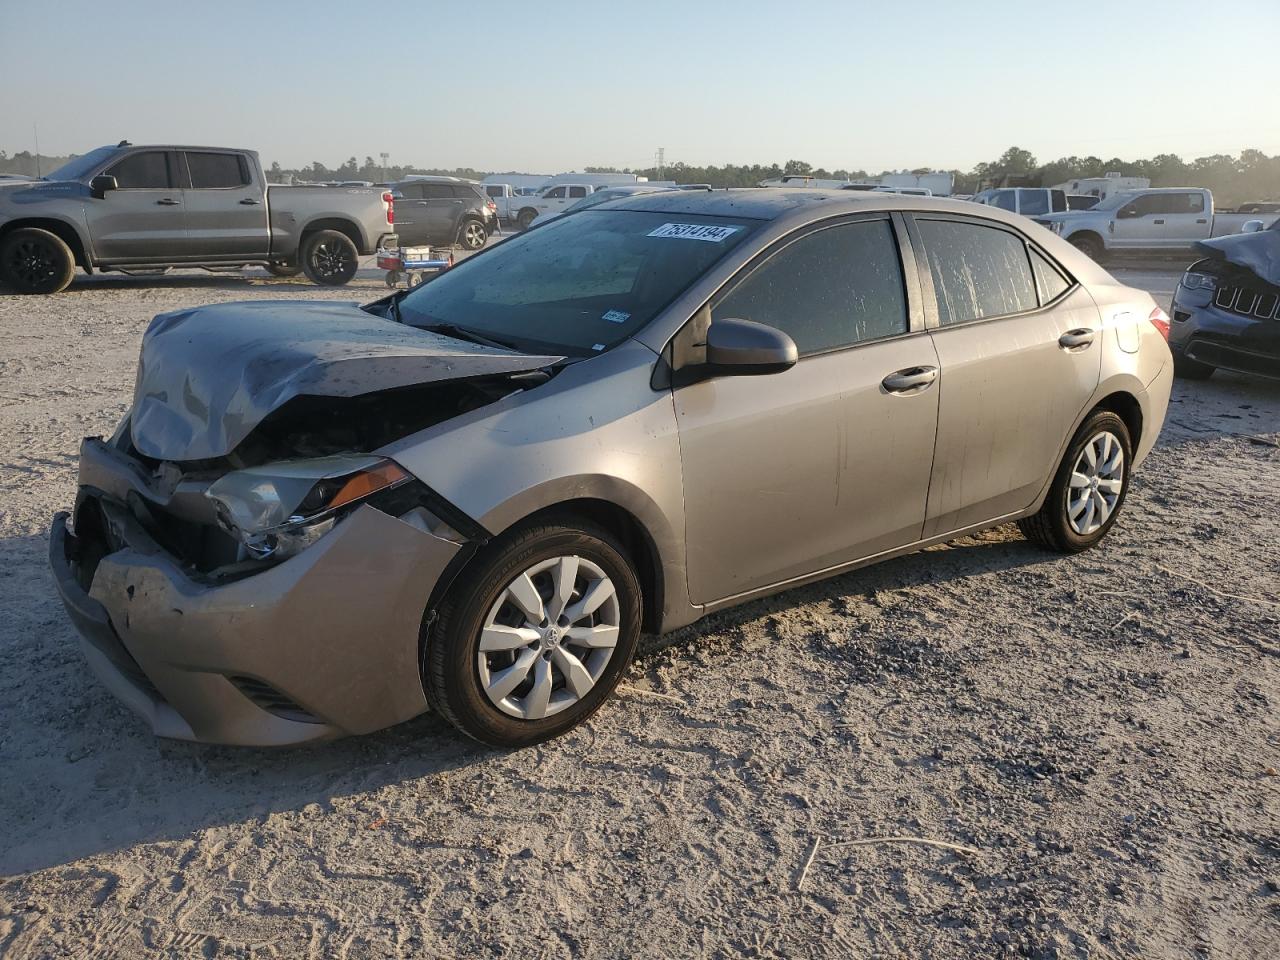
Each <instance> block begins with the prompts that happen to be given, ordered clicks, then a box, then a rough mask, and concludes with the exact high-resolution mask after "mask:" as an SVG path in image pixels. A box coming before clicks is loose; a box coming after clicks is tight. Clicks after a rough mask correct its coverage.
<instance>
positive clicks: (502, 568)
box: [423, 520, 640, 747]
mask: <svg viewBox="0 0 1280 960" xmlns="http://www.w3.org/2000/svg"><path fill="white" fill-rule="evenodd" d="M437 613H438V617H437V619H436V620H435V623H434V624H433V625H432V627H431V630H430V634H429V635H428V637H427V650H426V662H425V676H424V678H423V681H424V686H425V688H426V692H427V697H428V699H429V700H430V701H431V703H432V705H433V706H434V707H435V708H436V709H437V710H439V711H440V712H441V713H442V714H443V715H444V716H445V717H446V718H447V719H448V720H449V721H450V722H451V723H452V724H453V725H454V726H455V727H457V728H458V729H459V730H461V731H462V732H463V733H465V734H467V735H468V736H470V737H473V738H475V739H476V740H479V741H480V742H481V743H486V744H489V745H490V746H495V747H523V746H529V745H531V744H535V743H540V742H542V741H544V740H549V739H551V738H552V737H556V736H559V735H560V734H562V733H565V732H566V731H568V730H570V729H572V728H573V727H575V726H577V725H578V724H579V723H582V722H583V721H584V720H586V719H587V718H588V717H589V716H591V714H593V713H595V711H596V710H598V709H599V708H600V705H601V704H602V703H603V702H604V700H605V699H606V698H607V697H608V696H609V694H610V693H611V692H612V691H613V688H614V687H615V686H617V684H618V681H619V680H620V679H621V678H622V675H623V673H624V672H625V671H626V669H627V667H628V665H629V664H630V663H631V658H632V656H633V655H634V653H635V648H636V642H637V640H638V639H639V636H640V584H639V580H638V579H637V577H636V573H635V570H634V569H633V567H632V565H631V562H630V561H629V560H628V559H627V556H626V553H625V552H624V550H623V549H622V547H621V546H620V545H619V544H618V543H617V542H616V541H615V540H614V538H613V536H612V535H611V534H609V533H608V532H607V531H605V530H603V529H601V528H599V527H596V526H593V525H589V524H578V523H577V522H574V521H569V520H566V521H564V522H559V523H558V522H555V521H547V522H545V523H538V524H534V525H530V526H526V527H524V528H521V529H518V530H516V531H515V532H513V533H511V534H507V535H504V536H503V537H501V538H499V539H498V540H496V541H494V542H493V543H492V544H491V545H490V546H489V547H487V548H486V549H485V551H484V552H483V553H481V554H480V555H479V556H477V558H476V559H475V560H474V561H473V562H472V564H471V566H470V567H469V568H468V569H467V570H466V571H464V572H463V574H462V576H460V577H459V579H458V581H457V582H456V583H455V584H454V585H453V587H452V588H451V590H450V592H449V595H448V596H447V597H446V598H445V600H444V601H443V602H442V603H441V604H440V605H439V607H438V610H437Z"/></svg>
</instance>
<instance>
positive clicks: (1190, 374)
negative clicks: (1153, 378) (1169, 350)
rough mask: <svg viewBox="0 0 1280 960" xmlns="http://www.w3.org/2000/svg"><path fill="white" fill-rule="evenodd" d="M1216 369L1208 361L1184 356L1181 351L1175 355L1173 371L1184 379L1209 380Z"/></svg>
mask: <svg viewBox="0 0 1280 960" xmlns="http://www.w3.org/2000/svg"><path fill="white" fill-rule="evenodd" d="M1216 369H1217V368H1216V367H1211V366H1209V364H1207V363H1201V362H1200V361H1199V360H1192V359H1191V358H1190V357H1184V356H1183V355H1182V354H1180V353H1175V354H1174V355H1173V372H1174V374H1175V375H1177V376H1179V377H1181V378H1182V379H1183V380H1208V379H1209V378H1210V377H1212V376H1213V371H1214V370H1216Z"/></svg>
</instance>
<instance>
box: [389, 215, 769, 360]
mask: <svg viewBox="0 0 1280 960" xmlns="http://www.w3.org/2000/svg"><path fill="white" fill-rule="evenodd" d="M759 224H760V221H758V220H752V219H749V218H746V217H734V218H732V219H729V218H725V217H708V216H698V215H694V214H685V213H680V214H675V213H672V214H666V213H648V212H642V211H639V210H587V211H584V212H583V213H581V214H579V215H578V216H576V217H560V218H557V219H555V220H552V221H550V222H548V223H547V224H545V225H544V226H540V227H536V228H535V229H533V230H530V231H529V232H528V233H522V234H518V235H516V236H514V237H512V238H511V239H510V240H504V241H503V242H502V243H500V244H498V245H497V246H496V247H493V248H492V249H491V250H488V251H486V252H485V253H484V255H483V256H478V257H475V258H473V259H468V260H464V261H463V262H462V263H460V264H459V265H458V266H456V267H454V268H453V269H452V270H448V271H446V272H445V273H443V274H441V275H440V276H438V277H437V278H436V279H434V280H432V281H431V282H430V283H427V284H425V285H423V286H421V287H419V288H418V289H417V290H415V291H414V292H413V293H410V294H409V295H408V296H406V297H405V298H404V299H403V300H402V301H400V317H401V319H402V321H403V322H404V323H406V324H409V325H410V326H417V327H426V326H432V325H435V324H449V325H452V326H457V327H460V328H462V329H464V330H469V331H471V332H473V333H476V334H479V335H481V336H484V337H488V338H491V339H493V340H497V341H499V342H502V343H508V344H511V345H512V346H514V347H516V348H518V349H526V350H531V351H536V352H546V353H549V352H554V353H562V354H566V355H571V356H590V355H591V354H593V353H598V352H600V351H602V350H607V349H609V348H610V347H612V346H613V345H615V344H617V343H620V342H621V341H623V340H625V339H626V338H627V337H630V336H632V335H634V334H635V333H637V332H638V331H639V330H640V329H641V328H642V327H644V326H645V324H647V323H648V322H649V321H650V320H652V319H653V318H654V317H655V316H657V315H658V313H659V312H660V311H661V310H662V309H663V308H664V307H666V306H667V304H669V303H670V302H671V301H672V300H674V299H675V298H676V297H677V296H678V295H679V294H681V293H682V292H684V291H685V290H686V289H688V287H689V286H690V285H691V284H692V283H693V282H694V281H695V280H697V279H698V277H700V276H701V275H702V274H704V273H705V272H706V271H707V270H709V269H710V268H711V267H712V265H714V264H715V263H716V262H718V261H719V260H720V259H721V258H722V257H724V256H725V254H727V253H728V252H729V251H730V250H732V249H733V248H734V247H736V246H737V245H738V244H740V243H741V242H742V241H743V240H744V239H746V237H748V236H749V235H750V234H751V233H752V232H753V231H754V230H755V229H756V227H758V226H759Z"/></svg>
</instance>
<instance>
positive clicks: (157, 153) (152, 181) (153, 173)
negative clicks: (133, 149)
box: [106, 150, 173, 190]
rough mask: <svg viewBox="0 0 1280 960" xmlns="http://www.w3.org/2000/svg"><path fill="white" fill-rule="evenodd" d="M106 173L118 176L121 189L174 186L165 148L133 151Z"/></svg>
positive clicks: (148, 188) (117, 180)
mask: <svg viewBox="0 0 1280 960" xmlns="http://www.w3.org/2000/svg"><path fill="white" fill-rule="evenodd" d="M106 173H107V174H108V175H110V176H113V177H115V178H116V184H117V185H118V186H119V187H120V189H121V190H164V189H166V188H168V187H171V186H173V183H172V181H171V180H170V179H169V160H168V157H167V156H166V155H165V151H163V150H148V151H144V152H142V153H131V154H129V156H127V157H125V158H124V159H123V160H121V161H120V162H119V163H117V164H116V165H115V166H113V167H111V168H110V169H108V170H107V171H106Z"/></svg>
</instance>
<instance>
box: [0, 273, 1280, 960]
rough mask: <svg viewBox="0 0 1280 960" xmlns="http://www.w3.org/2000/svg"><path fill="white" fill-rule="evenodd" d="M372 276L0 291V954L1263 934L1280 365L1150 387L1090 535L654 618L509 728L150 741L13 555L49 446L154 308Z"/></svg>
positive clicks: (1242, 941) (969, 953)
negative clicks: (563, 709) (674, 623)
mask: <svg viewBox="0 0 1280 960" xmlns="http://www.w3.org/2000/svg"><path fill="white" fill-rule="evenodd" d="M1125 275H1126V276H1127V278H1128V280H1129V282H1132V283H1135V284H1136V285H1142V286H1145V287H1147V288H1148V289H1150V290H1152V291H1153V292H1154V293H1156V294H1157V296H1158V298H1159V299H1160V300H1161V301H1162V302H1164V303H1167V302H1168V297H1169V294H1170V293H1171V291H1172V287H1173V283H1174V274H1172V273H1170V272H1168V271H1154V272H1138V271H1129V272H1127V273H1126V274H1125ZM382 290H383V288H382V286H381V282H380V280H379V279H378V275H377V274H374V273H372V272H368V273H363V274H362V275H361V278H360V279H358V280H357V281H356V282H355V283H354V284H353V285H352V286H350V287H348V288H345V289H341V290H324V289H320V288H317V287H314V286H311V285H310V284H307V283H305V282H288V281H274V280H269V279H267V278H266V276H265V274H259V273H257V272H251V273H249V274H246V276H245V277H244V278H211V277H206V276H202V275H184V276H173V277H168V278H162V279H158V280H152V281H139V280H127V279H106V278H99V279H95V280H93V281H85V280H81V281H78V282H77V283H76V284H75V285H74V286H73V287H72V288H71V289H70V290H69V291H68V292H66V293H65V294H62V295H60V296H57V297H54V298H48V299H42V298H17V297H5V296H0V339H2V340H3V343H4V344H5V347H4V349H3V351H2V352H0V585H2V586H3V589H2V590H0V955H3V956H4V957H12V958H28V957H87V956H94V957H137V956H143V955H158V956H173V957H186V956H203V957H214V956H238V957H249V956H252V957H303V956H305V957H324V958H329V957H348V956H349V957H389V956H422V957H441V958H445V957H449V958H452V957H462V956H493V957H505V956H511V957H521V958H536V957H560V956H574V957H637V956H646V957H693V956H717V957H720V956H723V957H728V956H754V957H772V956H789V957H794V956H819V957H833V958H837V957H838V958H842V960H845V958H850V957H910V958H922V957H930V958H952V957H984V958H985V957H1035V958H1054V957H1144V958H1146V957H1149V958H1183V957H1186V958H1259V960H1261V958H1270V957H1275V956H1277V954H1278V953H1280V777H1278V776H1276V775H1275V770H1276V768H1280V602H1278V601H1280V590H1278V589H1277V588H1278V587H1280V535H1278V534H1280V524H1278V522H1277V519H1276V516H1277V493H1276V491H1277V487H1278V481H1280V449H1278V448H1277V447H1276V445H1275V443H1276V440H1277V439H1278V438H1280V383H1267V382H1261V381H1250V380H1248V379H1245V378H1241V377H1234V376H1221V375H1220V376H1219V377H1216V378H1215V379H1214V380H1212V381H1210V382H1208V383H1207V384H1183V383H1179V384H1178V385H1177V387H1176V390H1175V397H1174V402H1173V404H1172V407H1171V411H1170V419H1169V422H1168V424H1167V426H1166V429H1165V432H1164V434H1163V437H1162V440H1161V442H1160V445H1159V447H1158V448H1157V450H1156V451H1155V453H1154V454H1153V455H1152V457H1151V458H1150V460H1149V461H1148V462H1147V463H1146V465H1145V466H1144V468H1143V469H1142V470H1141V472H1140V474H1139V475H1138V477H1137V479H1136V484H1135V487H1134V489H1133V492H1132V494H1131V496H1130V499H1129V501H1128V505H1127V508H1126V511H1125V514H1124V515H1123V517H1122V518H1121V520H1120V522H1119V524H1118V525H1117V527H1116V528H1115V530H1114V532H1113V533H1112V535H1111V537H1110V538H1109V539H1108V540H1107V541H1106V543H1105V544H1104V546H1103V547H1101V548H1100V549H1098V550H1095V551H1093V552H1091V553H1088V554H1085V555H1082V556H1078V557H1073V558H1062V557H1057V556H1050V555H1046V554H1044V553H1041V552H1038V551H1037V550H1035V549H1033V548H1032V547H1030V546H1029V545H1028V544H1027V543H1026V542H1024V541H1023V540H1022V539H1021V537H1020V536H1019V535H1018V533H1017V531H1016V529H1014V528H1011V527H1002V528H999V529H996V530H993V531H990V532H988V533H986V534H983V535H981V536H977V537H971V538H967V539H965V540H963V541H959V542H956V543H953V544H949V545H947V546H945V547H940V548H935V549H931V550H929V551H926V552H925V553H922V554H919V555H916V556H912V557H907V558H903V559H899V560H896V561H893V562H890V563H887V564H884V565H882V566H879V567H876V568H873V569H869V570H865V571H862V572H859V573H856V574H853V575H849V576H844V577H840V578H838V579H834V580H831V581H828V582H826V583H822V584H818V585H814V586H810V587H806V588H804V589H800V590H796V591H793V592H790V593H787V594H785V595H782V596H779V597H776V598H772V599H769V600H766V601H762V602H758V603H753V604H750V605H748V606H746V607H743V608H740V609H738V610H735V611H732V612H730V613H727V614H724V615H719V616H716V617H713V618H711V619H709V620H707V621H704V622H703V623H701V624H698V625H697V626H695V627H693V628H690V629H686V630H684V631H681V632H680V633H678V634H676V635H675V636H672V637H668V638H665V639H664V640H662V641H658V640H653V639H651V640H649V641H648V642H647V644H646V647H645V652H644V654H643V656H642V658H641V659H640V661H639V662H638V663H637V664H636V666H635V667H634V669H633V671H632V674H631V676H630V677H629V678H628V680H627V681H626V687H625V688H624V689H623V690H622V691H621V693H620V695H619V696H618V698H617V699H616V701H615V702H614V703H613V704H612V705H611V706H610V707H609V708H606V709H605V710H604V711H603V712H601V713H600V714H599V715H598V716H597V717H596V718H595V719H594V720H593V721H592V722H591V723H590V724H588V725H587V726H586V727H585V728H584V729H580V730H579V731H576V732H575V733H573V734H571V735H569V736H568V737H566V738H564V739H562V740H560V741H558V742H555V743H552V744H549V745H546V746H544V747H541V748H538V749H532V750H527V751H524V752H519V753H500V752H494V751H489V750H485V749H482V748H480V747H478V746H476V745H474V744H472V743H470V742H467V741H464V740H461V739H459V738H458V737H456V736H455V735H454V734H452V733H451V732H450V731H449V729H448V728H447V727H446V726H445V724H444V723H443V722H442V721H441V720H439V719H438V718H436V717H434V716H424V717H422V718H420V719H418V720H416V721H414V722H412V723H409V724H406V725H404V726H401V727H399V728H397V729H393V730H389V731H386V732H384V733H381V734H377V735H373V736H368V737H363V738H360V739H353V740H348V741H343V742H339V743H333V744H328V745H324V746H320V747H317V748H312V749H304V750H292V751H284V752H271V753H268V752H261V751H251V750H236V749H226V748H209V747H201V746H193V745H190V744H182V743H174V742H166V741H161V740H158V739H156V738H155V737H153V736H152V735H151V734H150V733H149V732H148V731H147V730H145V729H144V728H143V726H142V724H141V723H140V722H139V720H138V719H137V718H136V717H134V716H133V715H132V714H131V713H129V712H128V711H127V710H126V709H125V708H124V707H122V706H120V705H119V704H117V703H116V701H115V700H114V699H112V697H111V696H110V695H109V694H108V693H107V692H106V691H105V690H104V689H103V688H102V687H101V686H100V685H99V684H98V683H97V682H96V681H95V680H94V679H93V677H92V676H91V675H90V674H89V673H88V672H87V670H86V668H85V666H84V664H83V662H82V660H81V657H80V654H79V652H78V650H77V646H76V640H75V637H74V635H73V633H72V630H71V627H70V625H69V624H68V622H67V619H66V617H65V616H64V614H63V611H62V609H61V607H60V605H59V603H58V601H57V600H56V598H55V595H54V591H53V587H52V584H51V582H50V578H49V574H48V573H47V570H46V564H45V552H46V543H47V540H46V530H47V525H48V522H49V519H50V516H51V515H52V514H53V512H54V511H55V510H58V509H62V508H65V507H67V506H68V505H69V504H70V503H71V500H72V497H73V493H74V486H75V458H76V447H77V443H78V441H79V439H80V437H81V436H83V435H86V434H98V433H104V432H109V431H110V430H111V429H112V427H113V426H114V424H115V423H116V421H117V420H118V419H119V417H120V416H121V414H122V413H123V412H124V411H125V409H126V405H127V401H128V397H129V392H130V386H131V382H132V377H133V369H134V361H135V357H136V352H137V348H138V342H139V338H140V336H141V333H142V331H143V329H144V327H145V325H146V323H147V322H148V320H149V319H150V318H151V316H152V315H153V314H155V313H157V312H159V311H162V310H169V309H174V308H177V307H180V306H186V305H194V304H199V303H204V302H209V301H215V300H233V299H243V298H247V297H269V298H288V297H302V298H307V299H338V300H351V299H357V298H358V299H364V300H368V299H373V298H374V297H375V296H378V295H380V292H381V291H382ZM894 837H911V838H924V839H930V840H937V841H943V842H945V843H948V844H954V845H961V846H963V847H967V848H972V849H973V850H974V851H976V852H965V851H961V850H956V849H951V848H947V847H942V846H930V845H920V844H906V843H889V842H878V841H884V840H887V839H889V838H894ZM851 841H876V842H871V843H864V844H862V845H851ZM842 844H844V845H842Z"/></svg>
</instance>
